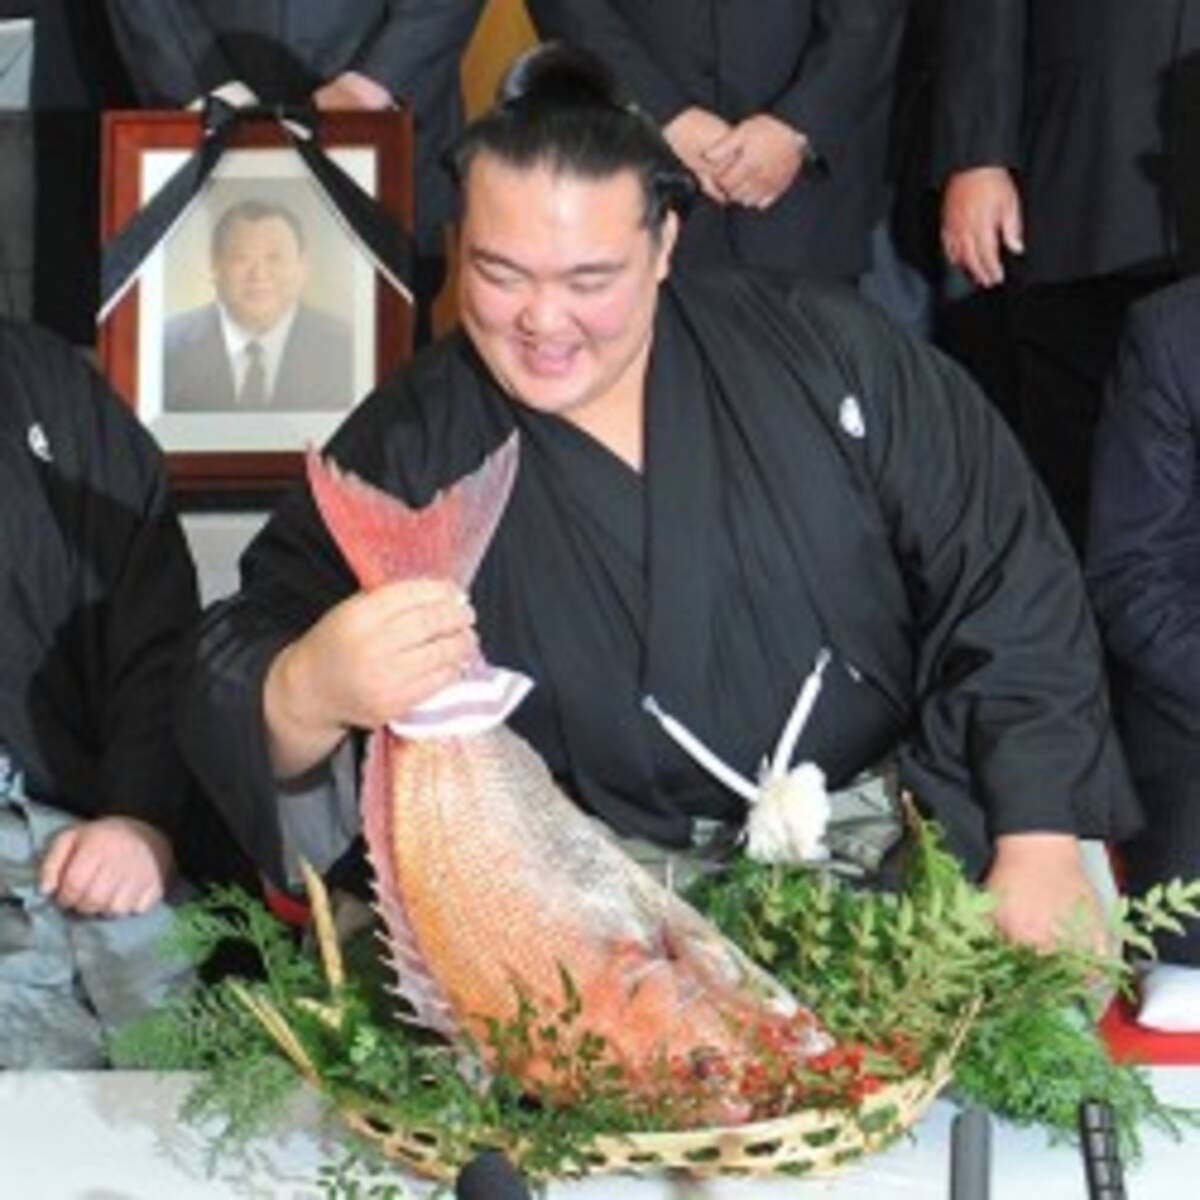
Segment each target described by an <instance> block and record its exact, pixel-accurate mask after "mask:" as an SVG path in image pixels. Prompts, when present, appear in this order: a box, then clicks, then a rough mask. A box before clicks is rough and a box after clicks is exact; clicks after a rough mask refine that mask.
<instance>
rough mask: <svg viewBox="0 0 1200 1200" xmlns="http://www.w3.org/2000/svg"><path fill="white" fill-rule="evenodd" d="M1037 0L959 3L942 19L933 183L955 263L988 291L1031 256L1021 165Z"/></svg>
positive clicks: (947, 248) (945, 7)
mask: <svg viewBox="0 0 1200 1200" xmlns="http://www.w3.org/2000/svg"><path fill="white" fill-rule="evenodd" d="M1028 12H1029V0H955V3H953V4H944V5H943V6H942V15H941V18H940V20H941V31H940V32H941V36H940V38H939V49H938V56H937V62H938V68H937V82H936V87H935V93H934V96H935V99H934V120H933V159H934V179H933V181H932V182H933V183H934V184H935V185H936V186H937V187H938V188H940V189H941V191H942V248H943V252H944V253H945V255H946V259H947V261H948V262H950V263H951V264H952V265H953V266H956V267H959V268H961V269H962V270H963V271H965V272H966V273H967V275H969V276H970V278H971V279H972V280H974V282H975V283H977V284H978V285H979V286H981V287H993V286H995V285H996V284H999V283H1002V282H1003V281H1004V261H1003V251H1004V250H1007V251H1009V252H1010V253H1012V254H1021V253H1023V252H1024V215H1023V212H1022V206H1021V197H1020V193H1019V191H1018V187H1017V182H1016V178H1015V175H1014V171H1015V169H1016V168H1017V167H1018V165H1019V163H1020V152H1021V120H1022V109H1023V105H1024V81H1025V64H1026V53H1027V48H1026V38H1027V34H1028V30H1027V26H1028Z"/></svg>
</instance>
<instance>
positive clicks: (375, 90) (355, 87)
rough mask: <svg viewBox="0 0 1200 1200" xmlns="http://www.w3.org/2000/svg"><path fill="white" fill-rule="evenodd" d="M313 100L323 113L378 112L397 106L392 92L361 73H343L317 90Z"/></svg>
mask: <svg viewBox="0 0 1200 1200" xmlns="http://www.w3.org/2000/svg"><path fill="white" fill-rule="evenodd" d="M312 99H313V103H314V104H315V105H316V106H317V108H319V109H321V110H322V111H323V112H332V111H335V110H337V109H347V108H360V109H370V110H378V109H384V108H392V107H394V105H395V101H394V100H393V98H392V94H391V92H389V91H388V90H387V88H385V87H384V86H383V84H381V83H376V81H375V80H374V79H372V78H371V77H370V76H369V75H363V74H362V73H361V72H359V71H343V72H342V73H341V74H340V75H339V76H338V77H337V78H336V79H332V80H330V81H329V83H327V84H325V85H324V86H323V87H319V88H317V90H316V91H315V92H313V94H312Z"/></svg>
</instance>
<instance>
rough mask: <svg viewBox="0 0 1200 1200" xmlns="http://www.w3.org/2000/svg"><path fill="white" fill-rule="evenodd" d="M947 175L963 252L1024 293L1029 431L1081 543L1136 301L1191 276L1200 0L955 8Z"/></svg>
mask: <svg viewBox="0 0 1200 1200" xmlns="http://www.w3.org/2000/svg"><path fill="white" fill-rule="evenodd" d="M942 22H943V33H942V49H941V54H940V56H939V61H940V72H941V79H940V83H939V99H938V114H937V122H936V132H935V168H934V173H935V178H936V179H937V181H938V182H939V183H940V184H941V185H943V213H942V237H943V242H944V247H945V252H946V255H947V257H948V258H949V259H950V261H951V262H952V263H955V264H957V265H958V266H960V267H962V268H963V270H965V271H966V272H967V273H968V274H969V275H970V276H971V278H972V279H974V280H975V281H976V282H977V283H979V284H980V285H981V286H983V287H994V286H996V285H998V284H1000V283H1001V282H1002V281H1004V279H1005V278H1006V276H1011V277H1012V279H1013V281H1014V283H1015V284H1016V285H1017V288H1016V292H1015V295H1014V297H1013V307H1012V325H1013V336H1014V338H1015V340H1016V343H1017V346H1018V351H1019V356H1020V370H1021V374H1022V381H1021V388H1022V399H1021V405H1020V417H1019V427H1020V433H1021V436H1022V439H1023V441H1024V443H1025V446H1026V448H1027V450H1028V451H1029V453H1030V455H1031V457H1032V458H1033V460H1034V463H1035V465H1036V466H1038V468H1039V469H1040V472H1041V474H1042V476H1043V478H1044V479H1045V481H1046V483H1047V486H1048V487H1049V488H1050V491H1051V495H1052V497H1053V498H1054V500H1055V503H1056V505H1057V507H1058V510H1059V514H1060V516H1061V517H1062V518H1063V521H1064V523H1065V524H1066V526H1067V530H1068V532H1069V533H1070V534H1071V536H1072V540H1073V541H1074V542H1075V544H1076V546H1077V548H1079V549H1080V550H1082V547H1083V544H1084V536H1085V526H1086V518H1087V493H1088V476H1089V467H1090V462H1091V452H1092V442H1093V435H1094V431H1095V425H1096V421H1097V419H1098V416H1099V412H1100V406H1101V401H1102V395H1103V385H1104V380H1105V378H1106V376H1107V375H1108V372H1109V369H1110V368H1111V365H1112V362H1113V357H1114V354H1115V352H1116V346H1117V342H1118V339H1119V337H1120V332H1121V328H1122V325H1123V322H1124V318H1125V314H1126V312H1127V310H1128V307H1129V305H1130V304H1131V303H1132V302H1133V301H1135V300H1136V299H1137V298H1139V297H1141V296H1143V295H1146V294H1148V293H1149V292H1151V291H1154V290H1155V289H1156V288H1159V287H1161V286H1163V284H1165V283H1167V282H1169V281H1171V280H1172V279H1174V278H1176V277H1177V276H1178V273H1179V270H1180V265H1181V251H1182V250H1183V248H1184V246H1185V245H1186V244H1189V243H1190V241H1191V237H1190V230H1189V227H1188V220H1189V213H1194V212H1197V211H1200V210H1197V209H1196V206H1194V205H1191V204H1189V203H1187V202H1186V197H1188V196H1189V195H1190V193H1191V191H1192V189H1193V184H1192V182H1191V180H1192V177H1193V161H1192V155H1191V149H1190V148H1191V146H1192V144H1193V143H1194V142H1195V138H1194V137H1193V136H1192V135H1191V133H1190V132H1186V128H1187V127H1186V125H1185V124H1184V123H1183V122H1182V121H1181V118H1182V117H1184V116H1185V114H1187V113H1188V111H1189V109H1194V103H1193V102H1194V100H1195V98H1196V97H1195V92H1196V87H1195V80H1196V68H1197V63H1198V56H1200V2H1198V0H1144V2H1143V3H1139V4H1129V3H1126V0H1054V3H1035V2H1034V0H954V3H951V4H946V5H944V6H943V12H942Z"/></svg>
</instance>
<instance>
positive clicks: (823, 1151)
mask: <svg viewBox="0 0 1200 1200" xmlns="http://www.w3.org/2000/svg"><path fill="white" fill-rule="evenodd" d="M301 867H302V870H303V872H304V877H305V880H304V881H305V886H306V887H307V889H308V893H309V899H310V902H311V904H312V911H313V924H314V928H315V931H316V935H317V944H318V948H319V950H320V955H321V961H322V964H323V967H324V970H325V976H326V979H327V981H328V983H329V985H330V991H331V993H332V995H333V997H334V1003H332V1004H330V1005H324V1004H318V1003H316V1002H313V1001H309V1002H307V1006H308V1007H309V1008H310V1010H311V1011H312V1012H313V1013H314V1014H315V1015H317V1016H318V1017H320V1018H321V1019H323V1020H325V1021H328V1022H329V1024H331V1025H332V1026H335V1027H336V1026H337V1025H338V1024H339V1023H340V1011H339V1006H338V1004H337V1002H336V995H337V991H338V989H339V988H340V987H341V985H342V983H343V982H344V980H345V972H344V968H343V965H342V958H341V952H340V947H339V946H338V944H337V938H336V936H335V934H334V931H333V920H332V917H331V914H330V910H329V901H328V897H327V895H326V893H325V888H324V885H323V884H322V882H321V880H320V877H319V876H318V875H317V874H316V873H315V872H314V871H312V870H311V868H309V867H308V865H307V864H304V863H302V864H301ZM235 991H236V993H237V994H238V995H239V997H240V999H241V1001H242V1003H243V1004H245V1005H246V1007H247V1008H248V1009H249V1010H250V1012H251V1013H253V1014H254V1016H255V1017H256V1018H257V1019H258V1021H259V1022H260V1023H261V1024H262V1026H263V1028H264V1029H265V1030H266V1031H267V1033H268V1034H270V1036H271V1037H272V1039H273V1040H274V1041H275V1043H276V1045H277V1046H278V1047H279V1049H280V1050H281V1051H282V1052H283V1054H284V1055H285V1056H286V1057H287V1058H288V1059H289V1060H290V1061H291V1062H292V1065H293V1066H294V1067H295V1068H296V1070H297V1071H299V1073H300V1074H301V1075H302V1076H303V1077H304V1078H305V1079H306V1080H307V1081H308V1082H309V1084H311V1085H312V1087H314V1088H315V1089H316V1090H317V1091H319V1092H323V1093H325V1094H326V1095H328V1096H329V1097H330V1099H331V1100H332V1101H333V1102H334V1106H335V1109H336V1111H337V1113H338V1115H339V1116H340V1118H341V1119H342V1121H343V1122H344V1123H345V1124H346V1125H347V1127H348V1128H350V1129H351V1130H353V1131H354V1132H355V1133H357V1134H359V1135H360V1136H361V1137H363V1138H364V1139H366V1140H367V1141H369V1142H371V1143H372V1144H374V1145H375V1147H376V1148H377V1149H378V1150H379V1151H380V1153H381V1154H383V1156H384V1157H385V1158H387V1159H389V1160H391V1161H394V1162H398V1163H401V1164H402V1165H404V1166H406V1167H407V1168H409V1169H410V1170H412V1171H413V1172H415V1173H417V1174H419V1175H424V1176H426V1177H428V1178H433V1179H451V1178H453V1177H454V1175H455V1173H456V1171H457V1169H458V1164H457V1163H456V1161H455V1158H454V1155H453V1154H452V1153H450V1150H449V1145H448V1143H449V1141H450V1139H449V1138H448V1137H447V1136H446V1135H445V1134H443V1133H441V1132H439V1131H438V1130H437V1129H434V1128H420V1127H416V1126H400V1125H397V1124H396V1123H395V1122H393V1121H391V1120H390V1119H389V1118H388V1117H387V1115H386V1113H384V1112H383V1111H382V1108H383V1106H381V1105H379V1104H373V1103H371V1102H370V1101H367V1100H365V1099H363V1100H356V1099H355V1098H354V1097H352V1096H347V1095H346V1094H345V1092H344V1091H336V1092H335V1089H333V1088H331V1087H329V1086H328V1085H327V1084H326V1083H325V1081H324V1080H323V1079H322V1078H321V1075H320V1072H319V1071H318V1069H317V1067H316V1065H315V1064H314V1063H313V1061H312V1059H311V1058H310V1057H309V1055H308V1053H307V1052H306V1051H305V1049H304V1046H303V1044H302V1043H301V1042H300V1040H299V1038H297V1037H296V1035H295V1033H294V1032H293V1030H292V1029H291V1028H290V1027H289V1026H288V1024H287V1022H286V1021H285V1020H284V1018H283V1017H282V1015H281V1014H280V1013H279V1012H278V1010H277V1009H275V1008H274V1007H273V1005H271V1003H270V1002H269V1001H267V1000H266V999H265V998H263V997H260V996H257V995H255V994H253V993H251V992H249V991H247V990H246V989H244V988H242V987H240V986H238V985H235ZM976 1011H977V1006H972V1007H971V1008H969V1009H968V1010H967V1012H966V1013H965V1014H964V1016H963V1017H962V1019H961V1020H960V1021H959V1022H958V1024H957V1026H956V1027H955V1028H954V1030H953V1033H952V1035H951V1038H950V1041H949V1043H948V1045H947V1047H946V1049H945V1050H944V1051H943V1052H942V1054H941V1056H940V1057H939V1058H938V1059H937V1061H936V1062H935V1064H934V1066H933V1067H932V1069H931V1070H929V1071H927V1072H924V1073H920V1074H916V1073H914V1074H913V1075H910V1076H909V1077H908V1078H906V1079H903V1080H899V1081H897V1082H896V1083H892V1084H888V1085H885V1086H884V1087H882V1088H880V1089H879V1091H877V1092H874V1093H873V1094H872V1095H870V1096H868V1097H866V1099H865V1100H864V1101H863V1102H862V1103H861V1104H860V1105H859V1106H858V1107H857V1108H855V1109H815V1108H809V1109H801V1110H798V1111H797V1112H795V1113H792V1114H790V1115H788V1116H786V1117H777V1118H774V1119H772V1120H767V1121H755V1122H751V1123H749V1124H745V1125H730V1126H724V1127H721V1128H707V1129H692V1130H682V1131H671V1132H664V1131H657V1132H656V1131H646V1132H642V1133H622V1134H614V1135H603V1136H599V1137H597V1138H595V1139H594V1141H593V1142H592V1143H591V1145H590V1146H589V1147H588V1150H587V1153H586V1156H585V1163H582V1164H580V1168H581V1170H584V1169H586V1171H587V1172H588V1173H600V1172H606V1171H625V1172H634V1173H643V1174H644V1173H649V1172H660V1171H671V1172H680V1173H684V1174H687V1175H690V1176H693V1177H696V1178H710V1177H712V1176H716V1175H743V1176H765V1175H775V1174H790V1175H814V1174H824V1173H828V1172H830V1171H833V1170H836V1169H837V1168H839V1167H842V1166H844V1165H845V1164H847V1163H849V1162H853V1161H854V1160H855V1159H857V1158H861V1157H862V1156H863V1155H864V1154H869V1153H871V1152H872V1151H875V1150H878V1149H881V1148H882V1147H883V1146H885V1145H887V1144H888V1143H890V1142H892V1141H894V1140H895V1139H896V1138H897V1137H899V1136H900V1134H902V1133H904V1132H905V1131H906V1130H908V1129H910V1128H911V1127H912V1126H913V1125H914V1124H916V1122H917V1121H918V1120H919V1119H920V1118H921V1117H922V1116H923V1115H924V1113H925V1111H926V1109H928V1107H929V1105H930V1104H931V1103H932V1102H933V1100H934V1098H935V1097H936V1096H937V1094H938V1093H939V1092H940V1091H941V1090H942V1088H944V1087H945V1086H946V1084H947V1083H948V1082H949V1080H950V1077H951V1075H952V1073H953V1064H954V1059H955V1058H956V1056H957V1054H958V1051H959V1049H960V1047H961V1046H962V1043H963V1040H964V1039H965V1037H966V1035H967V1031H968V1030H969V1028H970V1026H971V1024H972V1022H973V1021H974V1019H975V1014H976ZM479 1149H501V1150H504V1151H506V1152H507V1153H508V1154H509V1155H510V1157H512V1158H514V1160H516V1161H518V1162H519V1161H520V1159H521V1151H522V1146H521V1143H520V1142H519V1141H516V1140H513V1139H512V1138H506V1137H505V1136H504V1135H503V1132H502V1131H497V1133H496V1136H495V1138H488V1139H487V1145H486V1146H484V1145H481V1146H480V1147H479Z"/></svg>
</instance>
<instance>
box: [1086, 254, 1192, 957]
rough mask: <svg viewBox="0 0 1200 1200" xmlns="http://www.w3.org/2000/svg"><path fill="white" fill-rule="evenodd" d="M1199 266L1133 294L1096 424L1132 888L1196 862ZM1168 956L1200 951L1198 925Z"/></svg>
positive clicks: (1098, 590) (1104, 594)
mask: <svg viewBox="0 0 1200 1200" xmlns="http://www.w3.org/2000/svg"><path fill="white" fill-rule="evenodd" d="M1198 328H1200V279H1197V278H1192V279H1189V280H1187V281H1185V282H1183V283H1180V284H1176V285H1175V286H1173V287H1170V288H1167V289H1166V290H1164V291H1160V292H1157V293H1156V294H1155V295H1153V296H1151V297H1150V298H1149V299H1146V300H1143V301H1142V302H1141V303H1140V304H1138V305H1136V306H1135V307H1134V308H1133V310H1132V312H1131V314H1130V318H1129V323H1128V327H1127V330H1126V334H1125V338H1124V340H1123V343H1122V347H1121V352H1120V356H1119V358H1118V365H1117V370H1116V372H1115V373H1114V376H1113V379H1112V383H1111V386H1110V389H1109V395H1108V399H1107V404H1106V407H1105V412H1104V417H1103V419H1102V421H1101V423H1100V427H1099V430H1098V431H1097V435H1096V458H1095V463H1094V469H1093V490H1092V515H1091V541H1090V545H1089V547H1088V559H1087V577H1088V586H1089V591H1090V593H1091V597H1092V602H1093V605H1094V607H1095V610H1096V615H1097V618H1098V621H1099V624H1100V629H1101V633H1102V634H1103V636H1104V640H1105V643H1106V646H1107V648H1108V652H1109V655H1110V659H1111V663H1112V670H1111V678H1112V690H1113V701H1114V708H1115V710H1116V714H1117V718H1118V721H1119V725H1120V730H1121V733H1122V738H1123V741H1124V744H1125V749H1126V754H1127V756H1128V759H1129V765H1130V768H1131V771H1132V774H1133V778H1134V783H1135V785H1136V787H1137V789H1138V792H1139V795H1140V796H1141V799H1142V802H1143V804H1144V805H1145V808H1146V812H1147V816H1148V818H1149V819H1148V820H1147V822H1146V826H1145V828H1144V829H1143V830H1142V832H1141V833H1140V834H1139V835H1138V837H1137V839H1136V840H1135V841H1133V842H1131V843H1130V844H1129V845H1128V846H1127V847H1126V848H1125V860H1126V867H1127V871H1128V874H1129V877H1130V878H1129V881H1130V885H1131V888H1132V890H1134V891H1142V890H1144V889H1145V888H1146V887H1149V886H1150V885H1151V884H1153V883H1155V882H1158V881H1159V880H1162V879H1169V878H1171V877H1172V876H1175V875H1179V876H1182V877H1184V878H1186V879H1191V878H1194V877H1195V876H1196V874H1197V873H1198V872H1200V343H1198V342H1197V339H1196V330H1197V329H1198ZM1161 949H1162V950H1163V951H1164V956H1165V957H1169V958H1171V959H1174V960H1179V961H1187V962H1191V963H1193V964H1200V926H1197V925H1196V924H1194V923H1192V924H1190V928H1189V930H1188V934H1187V936H1186V937H1184V938H1182V939H1170V938H1169V939H1165V941H1164V943H1163V945H1162V946H1161Z"/></svg>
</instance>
